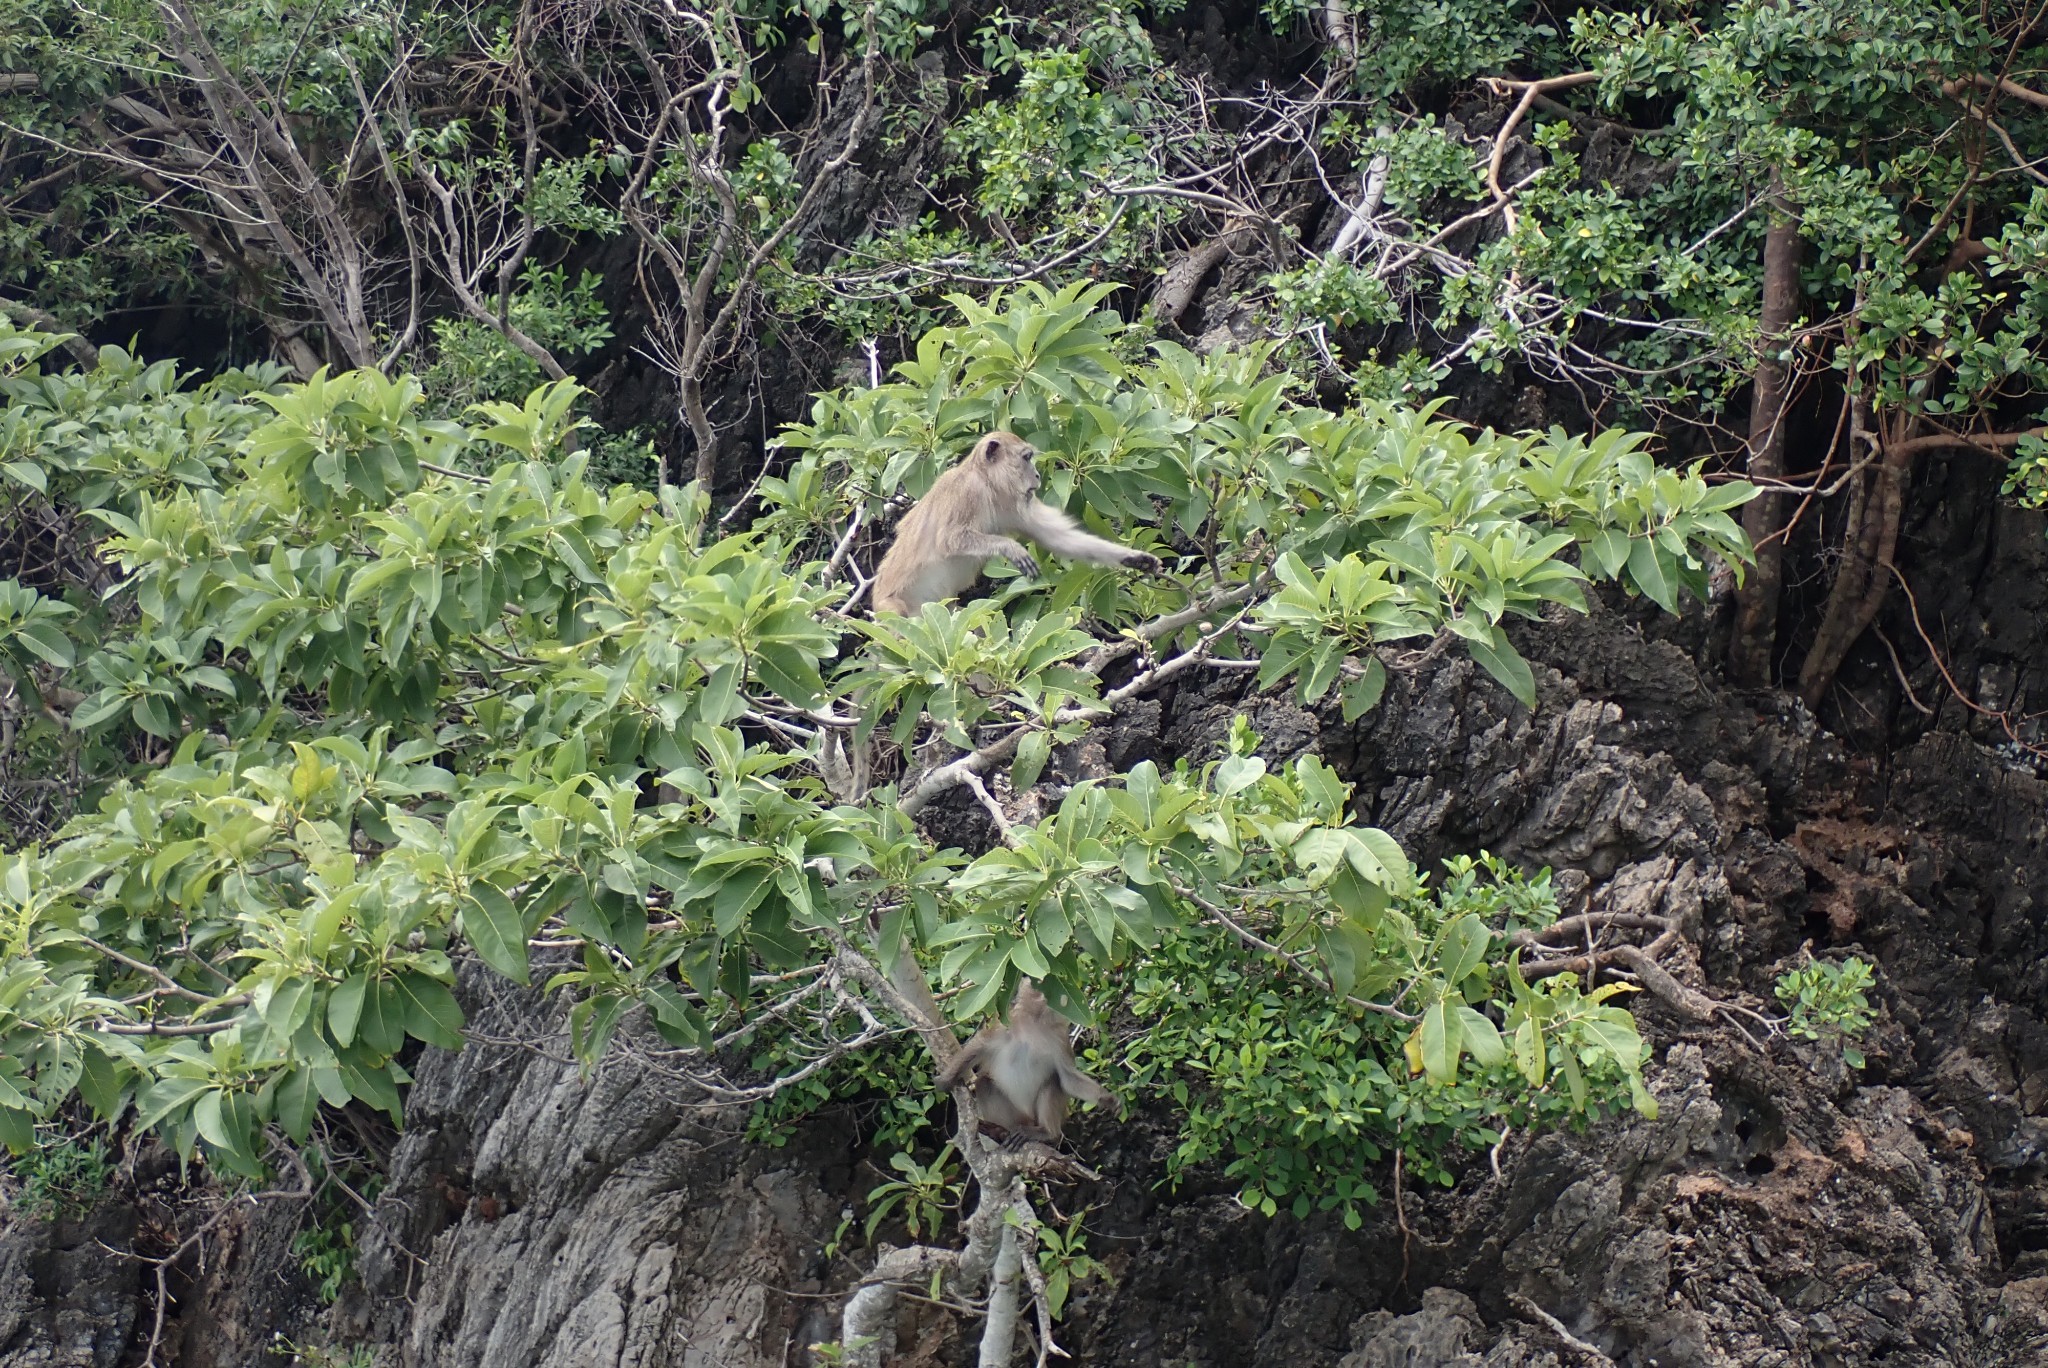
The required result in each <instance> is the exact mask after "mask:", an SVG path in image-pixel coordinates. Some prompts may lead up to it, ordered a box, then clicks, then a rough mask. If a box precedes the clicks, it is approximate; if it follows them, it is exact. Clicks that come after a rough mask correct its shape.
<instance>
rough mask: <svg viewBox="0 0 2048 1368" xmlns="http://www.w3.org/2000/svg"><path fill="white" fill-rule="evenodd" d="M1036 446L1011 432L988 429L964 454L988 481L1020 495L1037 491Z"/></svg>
mask: <svg viewBox="0 0 2048 1368" xmlns="http://www.w3.org/2000/svg"><path fill="white" fill-rule="evenodd" d="M1037 458H1038V448H1037V447H1034V446H1032V445H1031V443H1029V442H1027V441H1025V440H1024V439H1023V438H1022V437H1019V436H1018V435H1017V434H1016V433H1014V432H991V433H990V434H988V436H986V437H984V438H982V439H981V440H980V441H979V442H976V443H975V444H974V450H973V452H972V453H971V454H970V455H969V456H968V458H967V459H968V460H969V461H970V462H972V463H973V464H974V465H975V466H976V467H977V468H979V469H980V470H981V472H982V473H983V474H984V475H986V476H987V477H988V481H989V483H990V484H992V485H995V486H996V487H997V488H1000V489H1002V490H1004V491H1006V492H1013V493H1016V494H1020V495H1027V494H1036V493H1037V492H1038V464H1037Z"/></svg>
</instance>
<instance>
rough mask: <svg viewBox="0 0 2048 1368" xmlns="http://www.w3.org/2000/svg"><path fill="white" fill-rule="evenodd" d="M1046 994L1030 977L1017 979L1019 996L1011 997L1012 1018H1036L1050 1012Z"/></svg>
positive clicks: (1014, 1019)
mask: <svg viewBox="0 0 2048 1368" xmlns="http://www.w3.org/2000/svg"><path fill="white" fill-rule="evenodd" d="M1051 1010H1052V1007H1051V1006H1050V1005H1049V1004H1048V1003H1047V1002H1046V1000H1045V994H1044V993H1041V992H1040V991H1038V985H1037V984H1035V983H1033V982H1032V981H1031V980H1030V979H1019V980H1017V996H1016V997H1014V998H1012V999H1010V1020H1011V1022H1012V1023H1015V1022H1017V1021H1019V1020H1021V1019H1036V1018H1039V1017H1042V1016H1044V1015H1046V1013H1048V1012H1050V1011H1051Z"/></svg>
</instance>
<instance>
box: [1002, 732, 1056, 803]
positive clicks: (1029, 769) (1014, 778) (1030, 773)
mask: <svg viewBox="0 0 2048 1368" xmlns="http://www.w3.org/2000/svg"><path fill="white" fill-rule="evenodd" d="M1051 756H1052V738H1051V737H1049V736H1047V735H1046V734H1045V733H1044V732H1042V731H1032V732H1026V733H1025V734H1024V739H1023V740H1021V741H1019V742H1018V743H1017V755H1016V758H1015V759H1013V760H1012V761H1011V762H1010V784H1011V786H1012V787H1014V788H1015V789H1016V790H1017V791H1018V792H1020V793H1021V792H1023V791H1024V790H1025V789H1028V788H1030V787H1031V786H1032V785H1033V784H1035V783H1037V782H1038V776H1039V775H1041V774H1043V773H1045V765H1046V761H1047V760H1048V759H1050V758H1051Z"/></svg>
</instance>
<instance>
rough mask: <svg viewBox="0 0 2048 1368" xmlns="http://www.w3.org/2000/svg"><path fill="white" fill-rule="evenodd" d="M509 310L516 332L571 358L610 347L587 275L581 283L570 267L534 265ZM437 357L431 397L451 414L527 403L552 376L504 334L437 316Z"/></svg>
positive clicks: (592, 279) (429, 378) (426, 381)
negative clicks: (485, 405)
mask: <svg viewBox="0 0 2048 1368" xmlns="http://www.w3.org/2000/svg"><path fill="white" fill-rule="evenodd" d="M519 284H520V288H519V289H518V290H517V291H515V292H514V293H513V295H512V297H511V306H510V308H509V309H508V310H507V317H508V318H510V320H511V322H512V326H514V327H515V328H518V329H520V330H521V331H522V332H524V333H525V334H526V335H527V336H528V337H531V338H532V339H533V340H534V341H536V342H538V343H540V345H541V346H543V347H546V348H547V349H548V350H549V351H551V352H553V353H554V354H555V355H556V356H558V357H561V358H564V359H565V360H566V359H568V358H572V357H578V356H588V355H589V354H590V353H592V352H594V351H596V350H597V349H598V348H600V347H602V346H603V345H604V344H605V343H607V342H609V341H610V340H611V337H612V329H611V321H610V319H609V318H608V317H607V315H606V312H605V308H604V304H603V301H601V300H600V299H599V298H598V289H599V287H600V286H601V285H602V284H603V282H602V281H600V280H599V279H598V278H597V277H596V276H595V275H593V274H592V273H591V272H589V271H585V272H583V273H582V275H581V276H579V277H578V278H577V281H576V283H575V284H574V285H571V284H570V283H569V280H568V272H567V271H566V270H565V269H563V268H562V267H559V266H557V267H554V268H552V269H550V268H548V267H544V266H541V265H538V264H532V265H529V266H527V268H526V270H525V272H524V273H523V274H522V275H521V276H520V280H519ZM432 330H433V337H434V359H433V361H432V363H431V364H430V365H428V367H427V368H426V370H425V371H423V372H422V373H421V375H420V382H421V384H422V385H424V386H425V387H426V390H427V393H428V394H430V395H432V396H433V397H434V399H435V400H436V402H437V403H438V404H439V405H440V406H441V407H442V408H443V409H444V410H445V411H447V412H450V413H455V412H460V411H461V410H462V409H464V408H466V407H468V406H469V405H471V404H473V403H476V402H477V401H479V400H483V399H518V398H523V397H524V396H525V395H526V394H527V393H529V392H530V391H531V390H532V389H533V387H534V386H535V385H538V384H540V383H541V381H542V380H543V379H544V378H545V377H543V376H542V374H541V369H540V364H539V363H538V362H537V361H535V360H534V359H533V358H532V357H530V356H528V355H527V354H526V353H525V352H523V351H521V350H520V349H519V348H518V347H516V346H514V345H513V344H512V343H511V342H510V341H508V340H507V339H506V338H505V336H504V335H503V334H501V333H500V332H499V331H498V330H497V329H496V328H493V327H491V326H489V325H488V324H485V323H480V322H478V321H477V320H476V319H473V318H437V319H435V320H434V323H433V329H432Z"/></svg>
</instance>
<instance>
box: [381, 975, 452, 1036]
mask: <svg viewBox="0 0 2048 1368" xmlns="http://www.w3.org/2000/svg"><path fill="white" fill-rule="evenodd" d="M391 985H392V991H393V993H394V995H395V996H396V997H397V999H398V1001H399V1003H400V1004H401V1005H402V1010H403V1011H404V1013H405V1029H406V1031H407V1032H408V1033H409V1034H410V1035H412V1036H413V1037H414V1038H415V1039H417V1040H424V1041H425V1042H427V1044H429V1045H438V1046H440V1047H441V1048H442V1049H444V1050H459V1049H461V1048H462V1008H461V1007H459V1006H458V1005H456V1002H455V994H453V993H451V992H449V991H448V986H447V985H446V984H444V983H440V982H438V981H436V980H434V979H431V978H428V977H427V976H426V975H425V974H421V973H417V972H409V973H404V974H400V975H398V976H397V977H396V978H395V979H393V980H392V981H391Z"/></svg>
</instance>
